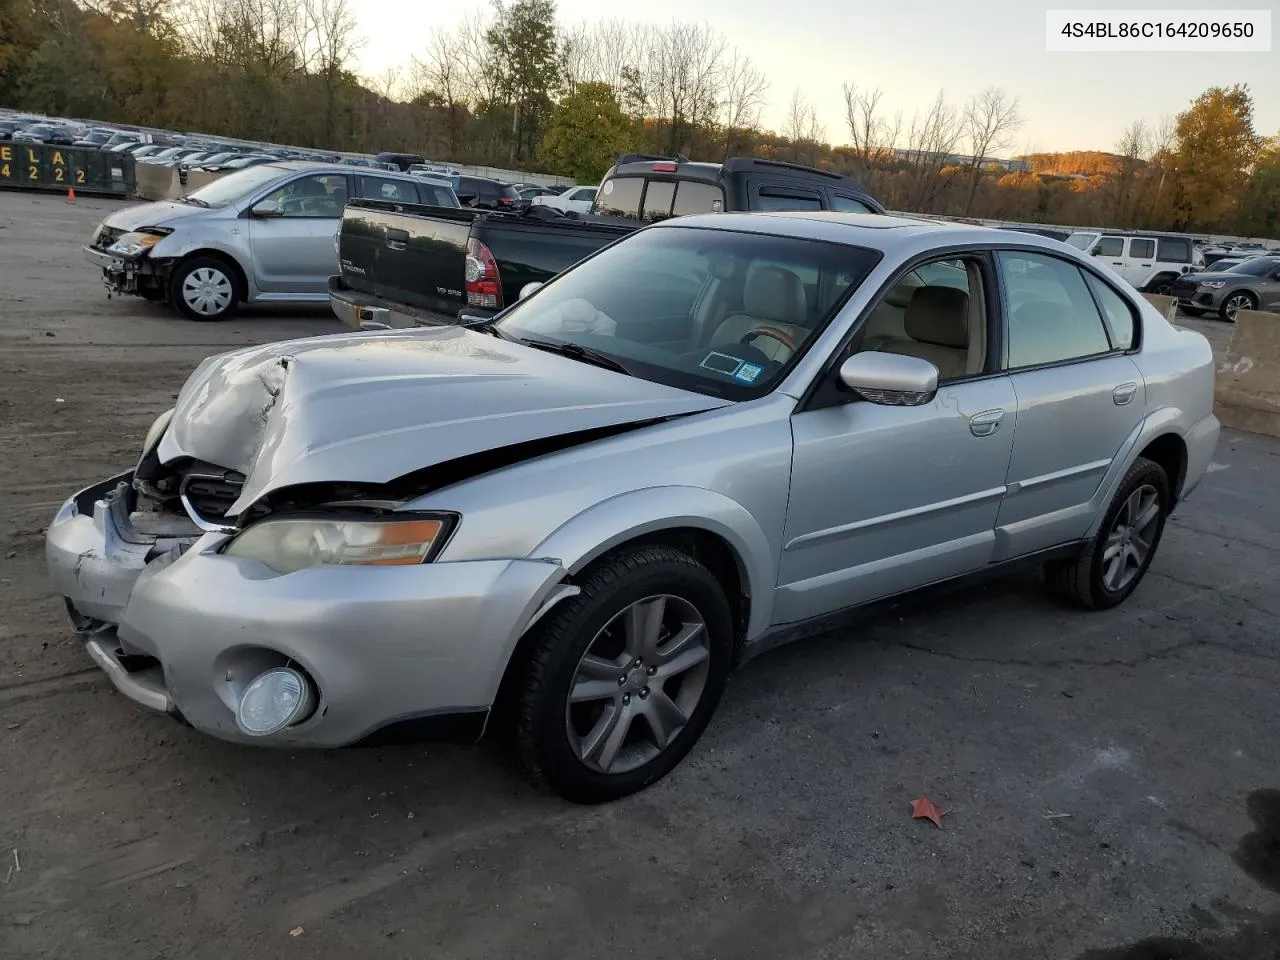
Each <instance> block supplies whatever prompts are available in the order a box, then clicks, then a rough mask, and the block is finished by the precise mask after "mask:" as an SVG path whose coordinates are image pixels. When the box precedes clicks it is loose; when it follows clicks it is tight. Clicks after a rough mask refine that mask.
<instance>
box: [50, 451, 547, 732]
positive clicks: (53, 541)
mask: <svg viewBox="0 0 1280 960" xmlns="http://www.w3.org/2000/svg"><path fill="white" fill-rule="evenodd" d="M127 480H128V475H127V474H125V475H122V476H121V477H116V478H112V479H111V480H110V481H106V482H104V483H102V484H98V485H96V486H94V487H91V488H89V489H88V490H85V491H82V492H81V493H80V494H77V495H76V496H75V497H72V498H71V499H70V500H68V501H67V502H66V503H65V504H64V505H63V507H62V508H61V509H60V510H59V511H58V513H57V515H56V516H55V518H54V520H53V522H52V523H51V524H50V526H49V531H48V534H47V537H46V557H47V560H48V565H49V571H50V575H51V577H52V579H53V582H54V585H55V587H56V589H57V590H58V591H59V592H60V593H62V595H63V596H64V597H65V598H66V601H67V607H68V610H69V611H70V613H71V616H72V622H73V624H74V625H75V627H76V629H77V632H79V633H80V634H81V635H82V637H83V638H84V640H85V644H86V650H87V652H88V653H89V655H90V657H91V658H92V659H93V660H94V662H96V663H97V664H98V665H99V666H100V667H102V668H103V669H104V670H105V671H106V673H107V675H108V676H109V677H110V678H111V680H112V682H113V683H114V684H115V685H116V687H117V689H119V690H120V691H121V692H122V693H124V694H125V695H126V696H128V697H130V698H131V699H132V700H134V701H136V702H137V703H139V704H141V705H142V706H145V707H148V708H150V709H153V710H158V711H164V712H167V713H170V714H172V715H174V716H178V717H181V718H183V719H184V720H185V721H186V722H188V723H190V724H191V725H192V726H193V727H195V728H197V729H199V730H201V731H203V732H205V733H209V734H211V735H213V736H216V737H219V738H222V739H225V740H232V741H238V742H246V743H255V744H261V745H268V746H287V747H339V746H347V745H350V744H354V743H358V742H361V741H364V740H367V739H368V738H370V737H371V736H374V735H376V734H378V733H379V732H380V731H385V730H387V729H389V728H395V727H398V726H403V725H408V724H411V723H414V722H416V721H421V720H423V719H425V718H456V717H459V716H476V717H478V718H479V719H480V720H481V722H482V721H483V717H484V715H485V713H486V711H487V709H488V708H489V706H490V705H491V704H492V702H493V699H494V697H495V696H496V693H497V689H498V684H499V682H500V681H501V678H502V673H503V671H504V670H505V668H506V664H507V661H508V660H509V658H510V655H511V652H512V650H513V649H514V647H515V643H516V641H517V640H518V639H519V637H520V636H521V634H523V632H524V631H525V630H526V629H527V627H528V625H529V623H530V622H531V621H532V620H533V619H534V616H535V613H536V612H537V611H538V610H539V609H540V607H541V605H542V604H543V603H544V602H545V601H546V599H547V597H548V596H549V595H551V593H552V591H553V590H555V588H556V587H557V585H558V583H559V581H560V580H561V579H562V577H563V576H564V573H565V571H564V570H563V569H562V568H561V567H560V566H558V565H557V564H555V563H547V562H539V561H530V560H487V561H472V562H464V563H429V564H423V565H422V566H415V567H356V566H330V567H313V568H310V569H306V570H300V571H298V572H297V573H292V574H288V575H284V576H281V575H278V574H275V573H274V572H273V571H271V570H269V569H267V568H266V567H264V566H262V565H260V564H258V563H255V562H253V561H249V560H244V559H242V558H237V557H229V556H225V555H223V554H221V553H219V552H218V549H219V548H220V547H221V545H222V543H223V542H224V540H225V537H224V536H223V535H221V534H213V533H211V534H205V535H204V536H203V537H201V538H200V539H198V540H196V541H194V542H192V541H190V540H187V541H174V542H165V541H155V540H152V541H151V542H149V543H146V542H141V543H134V542H130V540H129V539H128V538H129V537H133V538H134V539H135V540H137V539H145V538H140V537H139V536H138V535H137V534H136V533H134V532H133V531H132V530H131V529H129V528H128V518H127V514H124V515H123V520H122V519H121V517H122V510H121V508H120V507H118V506H115V504H116V503H117V502H120V501H119V500H113V496H115V494H114V493H113V491H115V490H116V487H117V485H118V484H120V483H122V482H123V483H125V484H126V487H127ZM285 663H292V664H294V665H296V666H300V667H301V668H302V669H303V670H304V671H306V673H307V674H308V675H309V676H310V677H311V679H312V680H313V681H314V683H315V685H316V687H317V689H318V691H319V707H318V708H317V710H316V712H315V713H314V714H313V715H312V716H311V717H310V718H309V719H307V720H305V721H303V722H302V723H300V724H298V725H296V726H293V727H289V728H287V729H285V730H284V731H281V732H280V733H278V734H275V735H273V736H269V737H250V736H247V735H245V734H243V733H241V731H240V730H239V728H238V727H237V726H236V724H235V706H236V703H237V700H238V696H239V694H240V693H241V692H242V691H243V690H244V688H245V686H246V685H247V684H248V683H249V682H250V681H251V680H252V679H253V677H254V676H256V675H257V674H258V673H260V672H261V671H262V670H264V669H267V668H269V667H273V666H279V665H282V664H285Z"/></svg>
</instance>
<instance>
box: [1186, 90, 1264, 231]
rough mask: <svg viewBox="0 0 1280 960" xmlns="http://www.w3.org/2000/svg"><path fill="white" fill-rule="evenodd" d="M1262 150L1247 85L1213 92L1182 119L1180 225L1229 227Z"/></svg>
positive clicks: (1198, 99)
mask: <svg viewBox="0 0 1280 960" xmlns="http://www.w3.org/2000/svg"><path fill="white" fill-rule="evenodd" d="M1258 147H1259V139H1258V136H1257V134H1256V133H1254V129H1253V98H1252V97H1251V96H1250V94H1249V88H1248V87H1247V86H1244V85H1242V84H1236V85H1235V86H1233V87H1230V88H1226V87H1211V88H1210V89H1208V90H1206V91H1205V92H1204V93H1202V94H1201V95H1200V96H1199V97H1197V98H1196V99H1195V101H1194V102H1193V103H1192V104H1191V107H1190V108H1189V109H1188V110H1186V111H1185V112H1183V113H1180V114H1178V120H1177V146H1176V148H1175V151H1174V162H1175V166H1176V169H1177V182H1176V192H1175V198H1174V210H1173V213H1174V218H1175V222H1176V225H1177V226H1178V227H1179V228H1186V227H1188V226H1198V227H1220V226H1222V225H1224V223H1225V221H1226V220H1227V218H1228V216H1229V215H1230V214H1231V213H1233V212H1234V211H1235V208H1236V204H1237V203H1238V202H1239V199H1240V196H1241V194H1242V193H1243V191H1244V188H1245V185H1246V184H1247V183H1248V180H1249V170H1250V168H1251V167H1252V165H1253V162H1254V160H1255V159H1256V158H1257V155H1258Z"/></svg>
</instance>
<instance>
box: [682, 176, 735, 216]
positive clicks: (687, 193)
mask: <svg viewBox="0 0 1280 960" xmlns="http://www.w3.org/2000/svg"><path fill="white" fill-rule="evenodd" d="M717 204H718V206H717ZM723 209H724V191H723V190H721V189H720V187H719V186H717V185H716V184H714V183H698V182H697V181H695V180H681V181H680V182H679V183H678V184H677V185H676V200H675V203H673V204H672V205H671V215H672V216H673V217H691V216H693V215H694V214H698V213H719V212H720V211H721V210H723Z"/></svg>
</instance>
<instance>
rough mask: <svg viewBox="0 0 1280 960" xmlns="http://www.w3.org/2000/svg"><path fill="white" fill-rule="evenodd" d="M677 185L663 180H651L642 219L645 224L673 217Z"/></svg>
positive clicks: (645, 196)
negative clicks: (672, 203)
mask: <svg viewBox="0 0 1280 960" xmlns="http://www.w3.org/2000/svg"><path fill="white" fill-rule="evenodd" d="M675 192H676V185H675V184H674V183H668V182H666V181H663V180H650V181H649V189H647V190H645V192H644V211H643V213H642V215H641V217H640V219H641V221H642V222H643V223H657V222H658V221H659V220H665V219H667V217H669V216H671V201H672V199H673V198H674V197H675Z"/></svg>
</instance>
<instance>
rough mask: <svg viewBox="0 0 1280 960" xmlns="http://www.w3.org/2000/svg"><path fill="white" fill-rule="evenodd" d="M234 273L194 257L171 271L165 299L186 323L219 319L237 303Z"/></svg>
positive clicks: (218, 263) (218, 262)
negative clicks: (167, 294) (166, 298)
mask: <svg viewBox="0 0 1280 960" xmlns="http://www.w3.org/2000/svg"><path fill="white" fill-rule="evenodd" d="M238 299H239V296H238V291H237V289H236V277H235V273H234V272H233V271H232V269H231V268H230V267H228V266H227V265H226V263H224V262H223V261H221V260H217V259H214V258H213V257H194V258H192V259H191V260H187V261H185V262H183V263H180V264H178V266H176V267H174V269H173V276H172V277H171V278H170V280H169V300H170V301H171V302H172V303H173V305H174V306H175V307H177V308H178V311H179V312H180V313H181V314H182V315H183V316H184V317H186V318H187V319H188V320H223V319H226V318H227V317H229V316H230V315H231V314H232V313H233V312H234V311H235V308H236V302H237V301H238Z"/></svg>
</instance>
